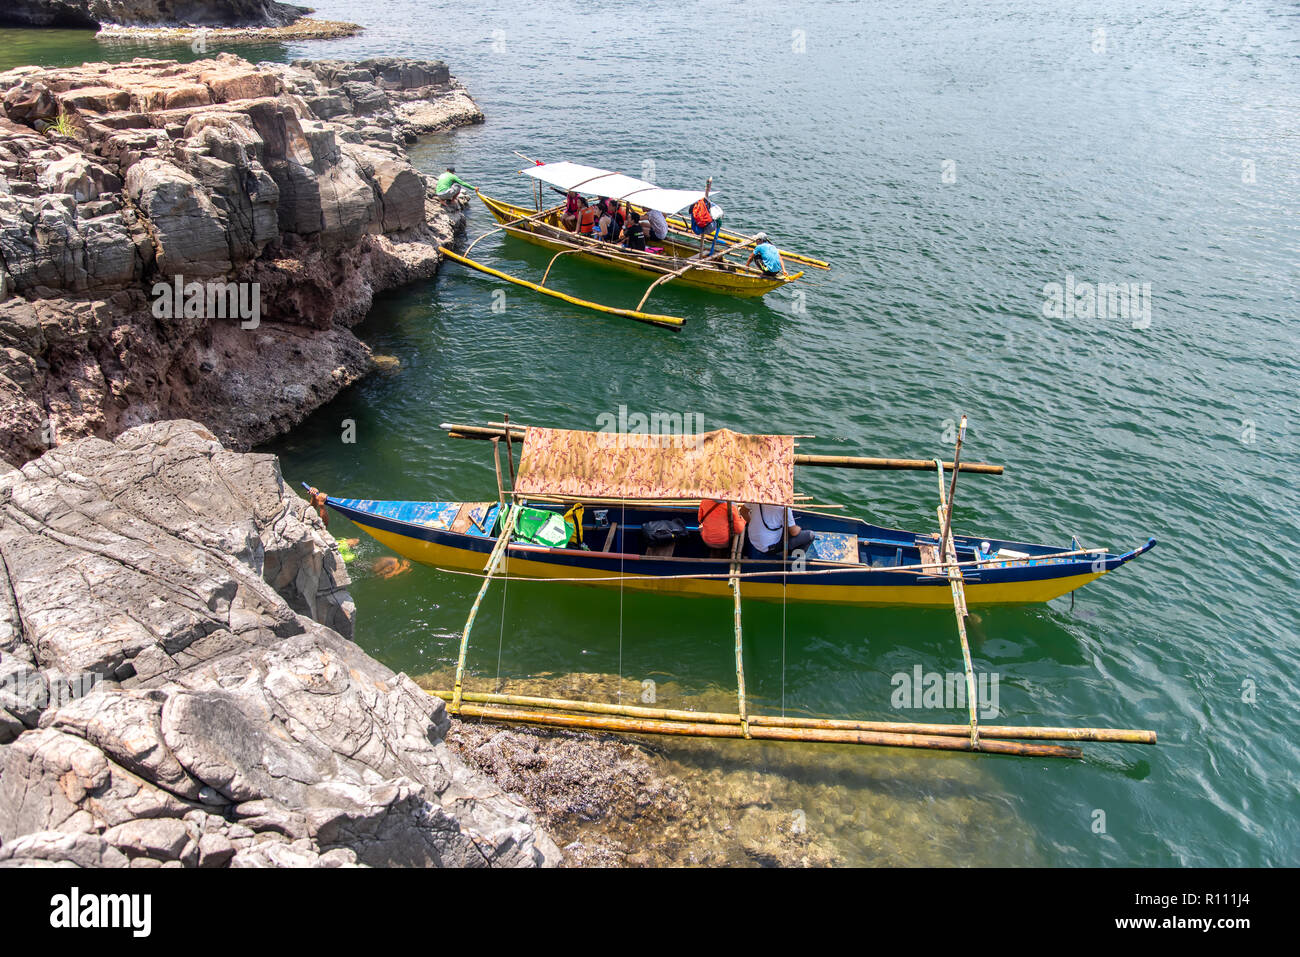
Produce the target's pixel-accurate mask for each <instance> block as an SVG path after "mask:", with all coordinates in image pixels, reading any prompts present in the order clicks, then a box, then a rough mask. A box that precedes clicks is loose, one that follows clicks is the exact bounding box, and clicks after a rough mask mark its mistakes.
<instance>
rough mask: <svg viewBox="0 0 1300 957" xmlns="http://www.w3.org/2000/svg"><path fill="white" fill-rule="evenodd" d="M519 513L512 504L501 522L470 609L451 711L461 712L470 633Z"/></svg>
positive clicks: (466, 620) (462, 640)
mask: <svg viewBox="0 0 1300 957" xmlns="http://www.w3.org/2000/svg"><path fill="white" fill-rule="evenodd" d="M518 515H519V508H518V507H517V506H515V505H513V504H512V506H511V508H510V511H509V512H508V513H507V515H506V517H505V518H504V519H503V520H502V522H501V534H500V536H499V537H498V538H497V541H496V544H495V545H493V546H492V553H491V554H490V555H489V556H488V562H487V574H486V575H485V576H484V577H483V584H482V585H481V586H479V590H478V595H476V596H475V598H474V605H473V607H471V608H470V610H469V617H468V618H467V619H465V631H464V633H462V634H461V636H460V656H459V657H458V658H457V659H456V686H455V688H453V689H452V694H451V709H450V710H451V713H452V714H459V713H460V699H461V685H462V683H463V682H464V679H465V656H466V654H468V652H469V633H470V629H472V628H473V627H474V619H475V617H476V616H477V615H478V609H479V606H480V605H482V604H483V596H484V595H486V594H487V590H488V586H489V585H491V584H492V576H493V575H494V574H495V573H496V570H497V566H498V565H500V564H501V559H502V558H503V557H504V556H505V553H506V551H507V550H508V549H509V547H510V537H511V535H513V534H514V530H515V519H516V518H517V517H518Z"/></svg>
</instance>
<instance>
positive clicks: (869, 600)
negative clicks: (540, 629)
mask: <svg viewBox="0 0 1300 957" xmlns="http://www.w3.org/2000/svg"><path fill="white" fill-rule="evenodd" d="M353 521H354V522H355V519H354V520H353ZM356 524H357V525H358V526H359V527H360V528H362V529H364V530H365V531H366V532H367V533H368V534H370V535H371V536H373V537H374V539H375V540H376V541H378V542H380V543H381V544H383V545H386V546H387V547H388V548H391V549H392V550H393V551H395V552H397V553H398V554H399V555H401V556H402V557H403V558H409V559H410V560H411V561H415V562H420V563H421V564H424V565H432V566H434V567H440V568H455V569H463V570H466V571H478V572H481V571H483V569H484V568H485V567H486V566H487V559H488V555H487V553H486V552H475V551H471V550H469V549H464V548H454V547H452V546H450V545H440V544H437V543H434V542H427V541H424V540H422V539H418V538H411V537H408V536H406V535H399V534H397V533H395V532H386V531H383V530H382V529H378V528H372V527H371V526H369V525H363V524H361V523H360V522H357V523H356ZM500 571H501V574H503V575H519V576H524V577H529V578H542V579H546V578H611V577H613V576H618V575H619V572H618V571H617V570H610V569H605V568H580V567H576V566H572V565H554V564H551V563H550V562H539V561H533V560H531V559H527V558H523V557H521V556H520V555H519V554H518V553H517V552H510V553H508V554H507V557H506V559H505V560H504V561H503V562H502V565H501V570H500ZM624 574H625V575H638V574H641V573H640V572H635V571H626V572H625V573H624ZM1103 574H1105V572H1088V573H1086V574H1083V575H1071V576H1068V577H1064V578H1048V579H1041V580H1038V581H1021V582H989V583H985V584H980V583H978V582H973V583H969V584H967V585H966V603H967V604H968V605H1016V604H1038V603H1041V602H1046V601H1051V600H1052V599H1053V598H1059V597H1060V596H1061V595H1067V594H1069V593H1070V592H1072V591H1074V590H1075V589H1076V588H1081V587H1083V586H1084V585H1086V584H1088V583H1089V582H1091V581H1094V580H1096V579H1097V578H1100V577H1101V576H1102V575H1103ZM591 584H592V585H596V586H605V587H611V588H618V587H619V586H620V584H621V585H622V587H624V588H627V589H634V590H637V591H648V592H662V593H668V594H675V595H708V596H716V597H719V598H725V597H729V596H730V595H731V586H730V585H729V584H728V582H727V580H726V579H698V578H697V579H690V578H686V579H682V578H678V579H671V580H661V581H660V580H655V579H645V578H631V579H628V578H625V579H624V580H623V581H621V582H620V581H603V582H592V583H591ZM740 591H741V595H742V596H743V597H745V598H756V599H762V600H771V601H780V600H781V599H782V598H786V599H789V600H790V601H799V602H816V603H823V604H837V605H913V606H920V607H934V608H951V607H952V592H951V589H950V587H949V585H948V582H947V581H946V580H943V581H939V582H937V583H936V584H934V585H818V584H813V583H811V582H807V581H805V582H799V581H797V580H791V582H790V583H789V585H787V586H782V585H781V584H780V583H779V582H759V581H753V580H744V579H742V580H741V585H740Z"/></svg>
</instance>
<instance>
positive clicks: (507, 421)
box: [502, 412, 515, 493]
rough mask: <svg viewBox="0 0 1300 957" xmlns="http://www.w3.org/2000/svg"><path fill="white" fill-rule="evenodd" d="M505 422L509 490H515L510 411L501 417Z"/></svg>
mask: <svg viewBox="0 0 1300 957" xmlns="http://www.w3.org/2000/svg"><path fill="white" fill-rule="evenodd" d="M502 421H504V422H505V424H506V464H507V465H508V466H509V468H510V491H511V492H512V493H513V492H514V490H515V448H514V446H513V445H512V444H511V443H510V413H509V412H507V413H506V414H505V416H504V418H503V419H502Z"/></svg>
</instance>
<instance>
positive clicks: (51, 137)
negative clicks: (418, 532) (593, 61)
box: [0, 54, 483, 463]
mask: <svg viewBox="0 0 1300 957" xmlns="http://www.w3.org/2000/svg"><path fill="white" fill-rule="evenodd" d="M342 76H348V77H356V78H358V79H356V80H355V81H353V80H348V81H346V82H345V81H343V80H341V79H338V78H340V77H342ZM322 77H324V78H325V79H322ZM360 78H364V79H360ZM336 80H337V81H338V82H341V83H343V84H344V86H343V87H339V86H335V85H334V83H335V81H336ZM344 87H350V88H352V89H353V90H354V92H355V93H356V96H350V95H349V94H348V92H347V90H346V89H344ZM0 95H2V96H3V105H4V109H5V111H6V114H7V119H0V456H3V457H4V458H6V459H8V460H9V461H11V462H15V463H17V462H23V461H26V460H27V459H29V458H32V457H33V456H36V455H39V454H40V453H41V452H43V451H45V450H46V449H48V448H49V447H51V446H52V445H55V444H57V443H58V442H60V441H66V440H67V439H69V438H75V437H78V436H82V435H99V436H102V437H107V436H112V435H115V434H117V433H118V432H120V431H122V430H123V429H126V428H130V427H131V426H133V425H137V424H139V423H141V422H148V421H156V420H159V419H165V418H180V417H183V418H197V419H200V420H202V421H206V422H207V423H208V424H209V426H210V427H211V428H213V429H214V430H215V431H216V432H217V433H218V435H219V436H220V438H221V439H222V441H223V442H225V443H226V444H228V445H230V446H233V447H237V448H247V447H250V446H251V445H253V444H256V443H258V442H261V441H265V440H267V439H269V438H271V437H272V436H274V435H276V434H278V433H280V432H281V431H283V430H284V429H285V428H287V427H290V426H292V425H293V424H295V423H296V422H298V421H300V420H301V418H302V417H303V416H305V415H306V414H307V413H308V412H310V411H311V410H313V409H315V408H316V407H318V406H319V405H320V404H322V403H324V402H326V401H328V400H329V399H331V398H333V397H334V396H335V395H336V394H337V393H338V392H339V391H340V390H341V389H342V388H344V387H346V386H347V385H350V384H351V383H353V382H355V381H357V379H359V378H360V377H361V376H363V375H364V374H366V373H367V372H368V371H369V370H370V368H371V359H372V357H371V355H370V353H369V350H368V349H366V347H365V346H364V345H363V344H362V343H361V342H359V341H358V340H357V339H356V337H355V336H353V335H352V334H351V332H350V331H349V330H348V327H349V326H351V325H353V324H355V323H356V322H357V321H359V320H360V319H361V318H362V317H363V316H364V315H365V313H366V312H367V311H368V309H369V307H370V304H371V302H372V300H373V297H374V296H375V294H376V293H378V292H381V291H383V290H384V289H387V288H391V287H392V286H394V285H397V284H399V283H402V282H407V281H410V280H413V279H418V278H427V277H429V276H431V275H433V274H434V272H436V270H437V267H438V262H439V253H438V247H439V246H441V245H442V244H443V243H445V242H447V241H448V240H450V239H451V237H452V236H453V234H454V231H455V230H456V229H458V228H461V227H463V224H464V218H463V216H461V215H460V214H459V212H458V211H457V212H452V213H449V212H448V211H446V210H444V209H443V208H442V207H441V204H439V203H438V202H437V201H436V200H434V199H432V198H431V196H430V193H431V188H432V184H431V181H430V179H429V178H428V177H426V176H425V175H424V174H422V173H420V172H419V171H418V170H416V169H415V168H414V167H412V166H411V164H410V162H409V161H408V159H407V156H406V153H405V149H404V147H403V145H402V144H403V143H404V142H409V141H411V140H413V139H415V137H417V136H418V135H421V134H422V133H424V132H427V131H431V130H434V129H446V128H450V127H453V126H457V125H462V124H464V123H471V122H481V121H482V118H483V117H482V113H480V112H479V111H478V108H477V107H476V106H475V105H474V104H473V101H472V100H470V98H469V96H468V95H467V94H466V93H465V91H464V90H463V89H462V88H461V87H460V86H459V85H458V84H457V83H456V82H455V81H454V80H453V79H452V77H451V75H450V73H449V72H448V71H447V68H446V66H445V64H442V63H441V62H438V61H424V60H403V59H398V58H380V59H376V60H368V61H363V62H362V63H360V64H354V65H350V64H345V63H341V62H340V61H324V63H323V65H317V64H312V63H311V62H310V61H300V62H299V63H297V64H295V65H293V66H288V65H284V64H258V65H256V66H255V65H253V64H251V63H248V62H246V61H244V60H241V59H240V58H238V57H235V56H232V55H230V54H222V55H219V56H217V57H215V58H212V59H208V60H200V61H197V62H194V63H189V64H178V63H175V62H172V61H167V60H144V59H137V60H133V61H131V62H130V63H122V64H103V63H100V64H84V65H82V66H79V67H67V68H42V67H20V68H18V69H15V70H11V71H9V72H7V73H3V74H0ZM313 104H316V105H317V106H318V107H319V108H320V110H321V112H320V113H316V112H313ZM57 112H63V113H66V114H67V115H68V116H70V117H71V123H72V125H73V126H74V127H75V130H76V135H75V136H64V135H58V134H55V133H49V134H48V135H47V134H43V133H41V132H38V129H41V128H43V127H44V126H45V123H46V119H47V118H48V116H50V115H52V114H54V113H57ZM177 277H180V278H179V280H178V278H177ZM178 281H179V282H180V283H181V286H182V288H187V287H188V286H189V285H190V284H192V283H196V282H197V283H209V282H220V283H226V282H231V283H240V284H242V285H241V286H240V289H241V290H242V294H244V295H245V300H244V302H245V304H246V305H251V303H252V290H253V287H254V286H256V288H257V304H258V315H257V316H256V326H254V325H253V322H252V320H251V319H250V317H249V316H248V315H243V314H240V315H233V314H232V313H233V312H235V311H236V310H232V309H230V308H225V307H224V302H225V301H224V300H221V302H222V303H223V308H221V309H216V308H215V306H214V308H211V309H209V308H207V307H205V308H204V309H201V310H195V311H194V312H193V313H187V312H185V311H184V310H181V309H179V308H176V307H175V306H173V307H171V308H168V309H160V308H159V296H160V295H161V293H160V292H159V290H166V289H168V288H171V287H172V286H174V284H175V283H176V282H178ZM173 298H175V297H173ZM272 384H274V387H270V386H271V385H272Z"/></svg>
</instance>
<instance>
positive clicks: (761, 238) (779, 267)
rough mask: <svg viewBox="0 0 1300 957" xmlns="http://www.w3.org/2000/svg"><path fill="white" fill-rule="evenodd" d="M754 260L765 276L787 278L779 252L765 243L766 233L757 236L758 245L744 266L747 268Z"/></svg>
mask: <svg viewBox="0 0 1300 957" xmlns="http://www.w3.org/2000/svg"><path fill="white" fill-rule="evenodd" d="M755 259H757V260H758V266H759V268H760V269H762V270H763V272H765V273H767V275H769V276H780V277H781V278H782V279H787V278H789V274H788V273H787V272H786V271H785V263H784V262H783V261H782V259H781V251H780V250H778V249H777V248H776V247H775V246H773V245H772V244H771V243H769V242H768V241H767V233H759V234H758V245H757V246H755V247H754V251H753V252H752V253H750V254H749V258H748V259H746V260H745V265H746V266H748V265H749V264H750V263H752V262H753V261H754V260H755Z"/></svg>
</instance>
